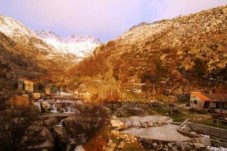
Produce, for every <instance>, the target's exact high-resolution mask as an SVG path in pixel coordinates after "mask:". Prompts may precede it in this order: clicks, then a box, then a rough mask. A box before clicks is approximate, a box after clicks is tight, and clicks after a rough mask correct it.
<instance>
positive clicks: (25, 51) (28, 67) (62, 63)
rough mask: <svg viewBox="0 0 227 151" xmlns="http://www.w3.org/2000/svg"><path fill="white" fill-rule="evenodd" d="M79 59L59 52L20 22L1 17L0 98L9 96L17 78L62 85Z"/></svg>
mask: <svg viewBox="0 0 227 151" xmlns="http://www.w3.org/2000/svg"><path fill="white" fill-rule="evenodd" d="M77 61H78V58H77V57H76V56H75V55H72V54H65V55H62V54H60V53H58V52H56V51H55V50H54V48H53V47H52V46H50V45H48V44H47V43H45V42H44V41H43V40H42V39H40V38H39V37H38V36H37V35H36V34H34V32H32V31H31V30H29V29H28V28H27V27H26V26H24V25H23V24H21V23H20V22H18V21H16V20H14V19H12V18H10V17H5V16H0V96H1V97H0V99H1V98H2V97H4V98H8V97H9V96H10V95H11V94H12V92H11V90H13V89H15V88H14V87H15V82H16V81H17V79H18V78H26V79H29V80H32V81H35V82H41V83H46V82H50V81H51V82H53V83H55V84H57V85H61V84H63V83H64V81H62V80H60V79H64V78H63V77H64V76H65V74H64V73H65V72H66V71H67V70H69V69H70V68H72V67H73V66H74V65H75V62H77Z"/></svg>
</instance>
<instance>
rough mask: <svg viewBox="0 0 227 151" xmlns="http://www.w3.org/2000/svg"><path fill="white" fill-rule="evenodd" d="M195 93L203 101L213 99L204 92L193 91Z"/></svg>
mask: <svg viewBox="0 0 227 151" xmlns="http://www.w3.org/2000/svg"><path fill="white" fill-rule="evenodd" d="M193 94H194V95H195V96H196V97H198V98H200V99H201V100H203V101H211V99H210V98H209V97H207V96H206V95H204V94H202V93H201V92H193Z"/></svg>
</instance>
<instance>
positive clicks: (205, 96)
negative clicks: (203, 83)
mask: <svg viewBox="0 0 227 151" xmlns="http://www.w3.org/2000/svg"><path fill="white" fill-rule="evenodd" d="M192 93H193V94H194V95H195V96H196V97H198V98H200V99H201V100H203V101H226V102H227V94H213V93H212V94H211V93H201V92H192Z"/></svg>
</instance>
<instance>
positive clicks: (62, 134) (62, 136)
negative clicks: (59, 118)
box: [52, 125, 70, 150]
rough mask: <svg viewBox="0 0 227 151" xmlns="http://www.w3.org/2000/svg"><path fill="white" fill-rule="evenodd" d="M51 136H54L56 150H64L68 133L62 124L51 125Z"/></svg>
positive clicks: (67, 140) (67, 141)
mask: <svg viewBox="0 0 227 151" xmlns="http://www.w3.org/2000/svg"><path fill="white" fill-rule="evenodd" d="M52 131H53V136H54V138H55V142H56V145H57V146H55V148H56V149H58V150H66V148H67V146H68V143H69V138H70V137H69V135H68V134H67V133H66V130H65V128H64V127H62V126H59V125H57V126H53V128H52Z"/></svg>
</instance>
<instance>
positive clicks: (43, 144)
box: [21, 125, 54, 151]
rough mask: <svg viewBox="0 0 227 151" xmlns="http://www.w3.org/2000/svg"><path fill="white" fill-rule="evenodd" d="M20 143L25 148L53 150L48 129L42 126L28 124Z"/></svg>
mask: <svg viewBox="0 0 227 151" xmlns="http://www.w3.org/2000/svg"><path fill="white" fill-rule="evenodd" d="M21 145H22V146H25V150H31V151H39V150H48V151H52V150H54V139H53V137H52V135H51V133H50V131H49V130H48V129H47V128H46V127H44V126H36V125H32V126H30V127H29V128H28V129H27V131H26V133H25V135H24V137H23V139H22V141H21Z"/></svg>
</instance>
